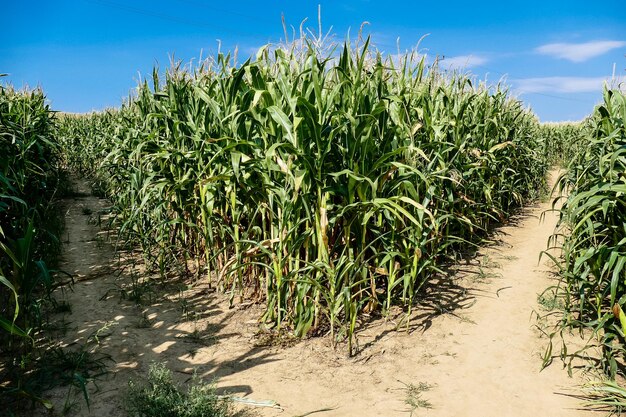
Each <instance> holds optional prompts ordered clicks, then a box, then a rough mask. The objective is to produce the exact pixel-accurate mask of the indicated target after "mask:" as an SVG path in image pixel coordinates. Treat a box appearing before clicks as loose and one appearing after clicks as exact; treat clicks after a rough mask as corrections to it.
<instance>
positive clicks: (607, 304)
mask: <svg viewBox="0 0 626 417" xmlns="http://www.w3.org/2000/svg"><path fill="white" fill-rule="evenodd" d="M624 121H626V95H625V94H624V93H623V92H620V91H619V90H610V89H606V90H605V91H604V102H603V104H601V105H599V106H598V107H597V108H596V109H595V110H594V112H593V114H592V115H591V116H590V117H589V118H588V119H587V120H586V121H585V125H584V127H583V129H584V130H583V131H584V133H585V134H584V137H583V138H584V139H582V140H580V141H578V142H575V143H574V146H573V148H574V149H575V151H574V152H573V154H574V156H573V159H571V161H569V164H568V166H567V171H566V172H565V173H564V174H563V175H562V177H561V178H560V181H559V187H560V189H561V190H566V191H567V192H568V194H569V197H567V198H566V199H565V201H564V202H563V206H562V208H561V218H560V229H561V231H562V234H560V235H555V236H553V244H554V245H557V246H560V247H561V249H562V253H563V257H562V259H558V260H557V263H558V264H559V265H560V268H561V275H562V282H561V283H560V284H559V287H558V289H557V290H558V291H557V294H558V295H559V296H560V297H561V298H562V299H563V301H564V304H565V313H564V315H563V319H562V323H561V324H562V326H563V328H566V327H575V328H578V329H581V330H583V329H588V330H591V333H592V334H593V336H594V337H593V338H592V340H591V341H590V342H591V343H592V344H593V345H595V344H599V345H600V346H601V347H602V351H603V358H602V362H603V365H604V367H605V371H606V372H607V373H608V374H609V375H611V376H615V375H616V373H617V371H618V362H619V361H622V360H623V354H624V343H625V342H626V339H625V335H626V316H624V313H623V306H624V304H625V303H626V269H625V268H624V266H625V265H626V220H625V219H626V197H625V195H626V177H625V176H624V173H625V172H626V127H625V125H624ZM594 340H595V341H596V342H597V343H595V342H594ZM564 353H566V352H564ZM618 358H619V359H618Z"/></svg>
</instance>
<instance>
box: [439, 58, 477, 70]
mask: <svg viewBox="0 0 626 417" xmlns="http://www.w3.org/2000/svg"><path fill="white" fill-rule="evenodd" d="M487 61H488V59H487V58H485V57H481V56H477V55H459V56H452V57H444V59H443V60H441V61H439V65H440V66H441V67H444V68H451V69H459V68H472V67H476V66H480V65H484V64H486V63H487Z"/></svg>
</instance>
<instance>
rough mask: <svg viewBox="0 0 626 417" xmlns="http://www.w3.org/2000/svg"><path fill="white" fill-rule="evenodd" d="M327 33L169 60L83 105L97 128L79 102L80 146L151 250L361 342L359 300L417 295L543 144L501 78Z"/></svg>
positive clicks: (489, 219)
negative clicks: (433, 64) (131, 86)
mask: <svg viewBox="0 0 626 417" xmlns="http://www.w3.org/2000/svg"><path fill="white" fill-rule="evenodd" d="M324 51H328V50H327V49H326V48H322V47H320V46H319V45H318V43H316V42H313V41H311V42H309V41H308V40H307V39H306V38H303V39H301V40H300V41H298V42H296V43H294V44H293V45H291V46H288V47H279V48H271V47H269V46H268V47H264V48H262V49H261V50H259V52H258V54H257V56H256V57H255V58H254V59H250V60H248V61H246V62H245V63H243V64H241V65H234V63H233V60H232V58H231V56H230V55H223V54H220V55H218V56H217V57H216V58H215V59H214V60H211V61H208V62H206V63H204V64H202V65H201V66H200V67H198V68H195V69H189V68H183V67H181V66H174V67H173V68H171V69H170V70H168V71H167V72H166V73H165V77H164V79H163V80H161V79H160V77H159V76H158V74H157V72H156V71H155V73H154V75H153V83H152V85H149V84H148V83H147V82H144V83H142V84H141V85H140V86H139V87H138V91H137V94H136V95H135V96H134V97H133V98H131V99H130V100H129V101H128V102H127V103H126V104H125V105H124V106H122V108H121V109H120V110H119V111H116V112H110V113H109V114H108V115H107V116H104V115H91V116H88V117H83V118H81V120H80V123H81V124H83V125H82V126H84V127H83V128H82V129H83V130H87V131H92V132H95V131H98V135H102V136H101V138H98V137H95V136H96V134H93V135H87V136H86V138H85V137H83V138H82V139H81V138H78V136H79V135H78V134H75V133H74V132H76V133H78V132H79V130H75V131H74V130H73V129H74V128H73V127H72V124H70V123H69V122H70V121H71V120H69V119H68V123H67V125H66V128H67V130H66V131H67V132H68V135H67V137H68V140H67V141H66V143H69V144H71V143H74V142H73V141H75V140H78V143H80V142H81V141H84V140H86V141H88V142H90V141H91V143H90V144H85V145H81V148H82V149H85V150H88V154H86V155H84V159H83V158H81V154H80V152H78V153H75V155H76V156H77V158H76V162H75V164H76V165H78V166H81V164H83V166H93V167H94V168H95V171H96V172H97V173H98V175H100V177H101V178H106V182H107V189H108V193H109V196H110V197H111V198H112V199H113V201H114V203H115V206H116V214H117V216H118V221H119V225H120V231H121V233H122V236H124V237H125V238H126V239H129V240H131V241H135V242H137V243H138V244H140V245H141V246H142V248H143V253H144V255H145V257H146V260H147V262H148V263H149V264H151V265H153V266H154V267H155V268H157V269H160V270H161V272H163V273H164V272H165V271H167V270H168V269H170V268H172V267H173V266H175V265H179V266H182V267H183V268H188V269H194V268H195V269H196V271H197V272H205V273H206V279H208V280H209V281H210V282H211V283H212V285H216V286H218V287H220V288H222V289H223V290H225V291H227V292H229V293H230V295H231V300H232V302H235V299H236V298H237V299H239V300H241V299H243V298H252V299H254V300H258V301H263V302H265V304H266V312H265V314H264V317H263V320H264V321H266V322H267V323H270V324H273V325H274V326H275V327H276V328H278V329H280V328H285V327H286V328H288V329H289V330H291V331H293V332H294V333H295V334H297V335H299V336H304V335H306V334H310V333H320V332H328V333H329V334H330V335H331V338H332V340H333V341H336V340H340V339H342V338H343V337H346V338H347V340H348V342H349V343H351V342H352V334H353V332H354V330H355V328H356V326H357V324H358V321H359V318H360V317H362V315H363V313H377V312H383V313H384V312H386V311H387V310H388V309H389V308H390V307H391V306H392V305H397V304H399V305H402V306H404V307H405V308H406V309H407V312H408V313H410V308H411V306H412V305H413V304H414V303H415V302H416V301H418V295H419V290H420V288H421V287H422V286H423V285H424V283H425V282H426V281H427V280H428V279H429V278H431V277H432V276H433V274H436V273H439V272H440V268H441V265H442V263H444V262H447V261H449V260H451V259H453V258H455V257H457V256H459V254H460V253H462V252H463V251H466V250H467V249H469V248H471V247H472V246H473V245H476V244H477V243H479V242H480V241H481V239H482V238H483V237H484V236H486V233H487V231H488V229H489V227H490V225H493V224H494V223H496V222H500V221H503V220H504V219H506V217H508V216H509V215H510V214H511V212H512V210H514V209H515V208H516V207H519V206H520V205H521V204H523V203H524V202H525V201H526V200H528V199H531V198H533V197H535V196H536V194H535V193H536V191H537V190H539V189H541V188H542V186H543V185H544V181H545V179H544V176H545V172H546V167H547V162H546V160H545V158H544V157H543V156H542V155H541V154H540V152H539V148H540V139H538V138H537V136H536V132H537V126H538V124H537V121H536V119H535V118H534V116H533V115H532V114H531V113H530V112H529V111H527V110H525V109H524V108H523V107H522V106H521V104H520V103H519V102H517V101H515V100H512V99H510V98H509V97H508V96H507V94H506V91H504V90H502V89H500V88H499V87H497V86H496V87H494V88H488V87H486V86H483V85H478V86H476V85H474V84H473V83H472V81H471V80H470V79H468V78H466V77H463V76H453V77H451V78H445V77H442V76H441V74H440V73H439V72H438V71H437V69H436V68H427V67H426V65H425V62H424V60H423V58H422V57H419V56H416V55H410V54H407V55H406V56H405V57H404V58H403V59H401V60H400V62H398V61H394V60H392V59H391V58H385V57H383V56H382V55H381V54H380V53H377V52H375V51H373V50H372V48H371V47H370V45H369V40H368V41H366V42H364V44H363V45H362V46H358V47H357V46H352V45H350V44H345V45H343V47H342V48H340V47H336V48H335V49H332V50H331V52H330V53H327V52H324ZM107 118H108V119H107ZM103 121H105V124H106V123H110V125H109V126H108V127H107V126H103V125H102V124H101V123H102V122H103ZM73 122H74V123H75V121H73ZM90 124H91V127H87V126H88V125H90ZM93 126H100V127H99V128H95V127H93ZM90 129H93V130H90ZM77 138H78V139H77ZM103 155H104V156H103ZM96 158H99V162H98V163H96V164H90V163H89V161H94V160H96ZM350 350H352V346H350Z"/></svg>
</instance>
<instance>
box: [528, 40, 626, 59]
mask: <svg viewBox="0 0 626 417" xmlns="http://www.w3.org/2000/svg"><path fill="white" fill-rule="evenodd" d="M623 46H626V41H591V42H584V43H549V44H546V45H541V46H539V47H538V48H535V52H537V53H539V54H542V55H550V56H552V57H555V58H562V59H567V60H568V61H572V62H584V61H587V60H589V59H591V58H594V57H596V56H600V55H604V54H605V53H607V52H609V51H611V50H613V49H616V48H621V47H623Z"/></svg>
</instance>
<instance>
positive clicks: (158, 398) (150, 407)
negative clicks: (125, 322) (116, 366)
mask: <svg viewBox="0 0 626 417" xmlns="http://www.w3.org/2000/svg"><path fill="white" fill-rule="evenodd" d="M128 388H129V389H128V395H127V398H126V410H127V411H128V414H129V415H130V417H207V416H211V417H229V416H234V415H235V414H234V411H233V410H232V407H231V402H230V400H228V399H227V398H223V397H219V396H218V395H217V394H216V393H215V387H214V385H211V384H205V383H203V382H202V381H201V380H200V379H199V378H198V377H197V376H196V375H194V377H193V379H192V382H191V385H190V386H189V387H188V389H187V390H186V391H183V390H182V389H181V387H180V385H179V384H176V383H175V382H174V379H173V377H172V372H171V371H170V370H169V369H167V368H166V366H165V364H163V363H159V364H153V365H152V366H150V370H149V372H148V378H147V381H144V382H136V381H133V380H131V381H130V382H129V383H128Z"/></svg>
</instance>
